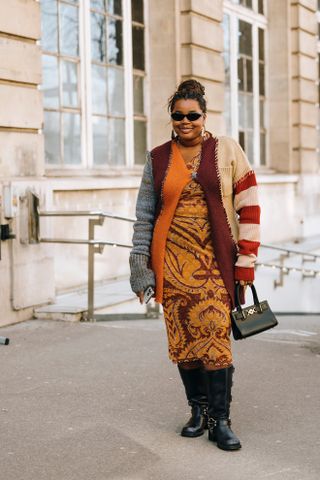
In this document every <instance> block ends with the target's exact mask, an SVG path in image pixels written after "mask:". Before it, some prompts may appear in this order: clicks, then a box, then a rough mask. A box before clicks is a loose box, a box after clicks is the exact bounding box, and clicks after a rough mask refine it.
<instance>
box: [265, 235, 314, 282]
mask: <svg viewBox="0 0 320 480" xmlns="http://www.w3.org/2000/svg"><path fill="white" fill-rule="evenodd" d="M261 247H263V248H267V249H270V250H276V251H279V252H284V253H281V254H280V256H279V264H277V263H269V262H257V263H256V266H257V267H267V268H272V269H274V270H276V269H277V270H279V278H278V280H274V288H277V287H282V286H283V284H284V277H285V275H288V274H289V273H290V272H300V273H302V278H316V277H320V270H317V269H308V268H304V267H289V266H286V265H284V262H285V260H287V259H288V258H289V257H290V255H292V256H301V258H302V263H305V262H316V261H317V260H319V259H320V255H318V254H316V253H309V252H303V251H301V250H295V249H291V248H288V247H279V246H277V245H271V244H268V243H262V244H261Z"/></svg>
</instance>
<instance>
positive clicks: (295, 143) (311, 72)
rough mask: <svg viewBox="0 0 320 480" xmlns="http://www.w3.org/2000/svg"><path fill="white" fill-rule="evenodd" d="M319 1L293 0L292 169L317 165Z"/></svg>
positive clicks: (304, 170) (312, 169) (313, 168)
mask: <svg viewBox="0 0 320 480" xmlns="http://www.w3.org/2000/svg"><path fill="white" fill-rule="evenodd" d="M316 10H317V2H316V0H292V1H291V9H290V14H291V42H292V43H291V81H292V103H291V111H292V122H291V128H292V149H293V157H292V158H293V161H292V168H293V171H296V172H301V173H314V172H316V171H317V170H318V165H317V153H316V148H317V130H316V127H317V123H318V118H317V117H318V111H317V110H318V107H317V86H316V80H317V77H318V65H317V46H316V45H317V43H316V42H317V33H318V32H317V28H318V24H317V19H316Z"/></svg>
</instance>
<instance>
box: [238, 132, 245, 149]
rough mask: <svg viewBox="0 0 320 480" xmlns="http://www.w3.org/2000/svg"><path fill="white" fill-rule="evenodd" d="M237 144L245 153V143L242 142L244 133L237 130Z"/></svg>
mask: <svg viewBox="0 0 320 480" xmlns="http://www.w3.org/2000/svg"><path fill="white" fill-rule="evenodd" d="M239 144H240V145H241V147H242V150H244V151H246V148H245V141H244V132H242V131H240V130H239Z"/></svg>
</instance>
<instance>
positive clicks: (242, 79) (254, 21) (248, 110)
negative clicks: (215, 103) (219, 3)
mask: <svg viewBox="0 0 320 480" xmlns="http://www.w3.org/2000/svg"><path fill="white" fill-rule="evenodd" d="M233 3H237V4H239V5H240V4H241V6H239V7H237V6H235V5H234V4H231V2H230V1H226V2H225V14H224V18H223V30H224V53H223V57H224V65H225V114H224V115H225V123H226V130H227V134H228V135H231V136H233V137H234V138H236V139H237V141H238V142H239V143H240V145H241V146H242V148H243V149H244V150H245V152H246V154H247V156H248V158H249V160H250V162H251V163H252V164H253V165H256V166H257V165H262V166H264V165H266V157H267V154H266V145H267V129H266V124H265V105H266V91H265V70H266V62H265V31H266V20H265V19H264V18H261V14H262V12H264V2H263V1H260V2H259V1H257V0H253V1H252V2H248V1H242V2H233ZM243 6H245V7H247V8H248V9H249V8H250V10H251V11H250V14H248V15H246V14H245V13H244V11H243V8H242V7H243ZM252 10H253V11H254V12H252Z"/></svg>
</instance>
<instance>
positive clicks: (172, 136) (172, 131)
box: [171, 129, 178, 140]
mask: <svg viewBox="0 0 320 480" xmlns="http://www.w3.org/2000/svg"><path fill="white" fill-rule="evenodd" d="M177 139H178V135H177V134H176V132H175V131H174V130H173V129H172V130H171V140H177Z"/></svg>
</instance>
